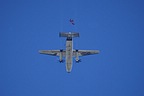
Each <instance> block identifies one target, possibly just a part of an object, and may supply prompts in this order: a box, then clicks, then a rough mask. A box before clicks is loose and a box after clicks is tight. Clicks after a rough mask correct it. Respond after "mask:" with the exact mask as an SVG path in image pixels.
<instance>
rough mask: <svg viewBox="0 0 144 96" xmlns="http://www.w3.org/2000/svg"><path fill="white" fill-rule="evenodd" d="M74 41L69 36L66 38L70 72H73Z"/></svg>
mask: <svg viewBox="0 0 144 96" xmlns="http://www.w3.org/2000/svg"><path fill="white" fill-rule="evenodd" d="M72 46H73V42H72V38H67V39H66V59H65V60H66V70H67V72H68V73H70V72H71V69H72V61H73V60H72V59H73V58H72V56H73V48H72Z"/></svg>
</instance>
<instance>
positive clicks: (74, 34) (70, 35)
mask: <svg viewBox="0 0 144 96" xmlns="http://www.w3.org/2000/svg"><path fill="white" fill-rule="evenodd" d="M59 37H71V38H72V37H79V33H77V32H67V33H66V32H60V33H59Z"/></svg>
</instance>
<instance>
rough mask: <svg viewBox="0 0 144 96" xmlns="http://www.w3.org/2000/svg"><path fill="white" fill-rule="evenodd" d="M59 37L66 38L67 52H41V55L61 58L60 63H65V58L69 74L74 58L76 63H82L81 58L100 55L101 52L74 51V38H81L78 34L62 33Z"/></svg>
mask: <svg viewBox="0 0 144 96" xmlns="http://www.w3.org/2000/svg"><path fill="white" fill-rule="evenodd" d="M59 37H66V50H62V49H61V50H39V53H40V54H45V55H52V56H59V62H60V63H63V62H64V60H63V58H64V57H65V60H66V71H67V72H68V73H70V72H71V70H72V63H73V58H74V57H75V61H76V63H79V62H81V59H79V57H80V56H86V55H92V54H98V53H100V51H99V50H75V49H73V38H74V37H79V33H76V32H60V33H59Z"/></svg>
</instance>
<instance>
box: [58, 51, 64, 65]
mask: <svg viewBox="0 0 144 96" xmlns="http://www.w3.org/2000/svg"><path fill="white" fill-rule="evenodd" d="M59 62H60V63H63V62H64V60H63V50H62V49H61V50H60V54H59Z"/></svg>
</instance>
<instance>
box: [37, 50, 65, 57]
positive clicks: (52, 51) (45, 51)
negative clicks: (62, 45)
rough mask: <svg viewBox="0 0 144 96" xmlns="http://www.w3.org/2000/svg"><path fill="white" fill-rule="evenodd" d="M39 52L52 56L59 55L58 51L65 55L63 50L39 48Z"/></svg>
mask: <svg viewBox="0 0 144 96" xmlns="http://www.w3.org/2000/svg"><path fill="white" fill-rule="evenodd" d="M39 53H40V54H45V55H52V56H60V53H62V55H63V56H65V50H62V51H61V50H40V51H39Z"/></svg>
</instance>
